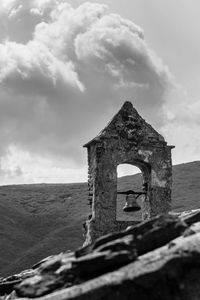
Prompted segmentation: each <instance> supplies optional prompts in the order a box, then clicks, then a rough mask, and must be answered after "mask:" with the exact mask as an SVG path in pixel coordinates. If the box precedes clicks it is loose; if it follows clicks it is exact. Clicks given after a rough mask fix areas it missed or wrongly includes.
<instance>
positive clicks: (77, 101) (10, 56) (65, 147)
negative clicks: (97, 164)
mask: <svg viewBox="0 0 200 300" xmlns="http://www.w3.org/2000/svg"><path fill="white" fill-rule="evenodd" d="M199 11H200V2H199V0H191V1H188V0H176V1H174V0H168V1H165V0H148V1H146V0H134V1H130V0H123V1H120V0H103V1H102V0H99V1H97V2H96V1H91V2H86V1H81V0H73V1H72V0H71V1H70V0H69V1H65V0H26V1H25V0H1V2H0V141H1V142H0V185H4V184H19V183H44V182H46V183H48V182H55V183H61V182H80V181H86V180H87V153H86V149H84V148H82V145H83V144H85V143H86V142H87V141H89V140H90V139H91V138H93V137H95V136H96V135H97V134H98V133H99V131H100V130H101V129H102V128H104V127H105V125H106V124H107V123H108V121H109V120H110V119H111V118H112V117H113V115H114V114H115V113H116V112H117V111H118V110H119V109H120V107H121V105H122V104H123V102H124V101H126V100H129V101H132V102H133V105H134V106H135V108H136V109H137V110H138V112H139V113H140V115H142V116H143V117H144V118H145V119H146V121H147V122H148V123H151V124H152V125H153V127H154V128H155V129H156V130H158V131H159V132H160V133H161V134H162V135H163V136H164V137H165V139H166V141H167V142H168V143H169V144H172V145H175V146H176V148H175V149H173V156H172V159H173V164H179V163H183V162H189V161H194V160H199V159H200V135H199V132H200V88H199V86H200V68H199V66H200V31H199V28H200V18H199V15H198V14H199ZM120 175H125V174H124V173H123V170H122V171H121V173H120Z"/></svg>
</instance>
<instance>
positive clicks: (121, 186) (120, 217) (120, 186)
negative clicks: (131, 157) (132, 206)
mask: <svg viewBox="0 0 200 300" xmlns="http://www.w3.org/2000/svg"><path fill="white" fill-rule="evenodd" d="M143 184H144V176H143V173H142V171H141V170H140V169H139V168H138V167H136V166H134V165H130V164H120V165H118V166H117V198H116V221H119V222H120V221H121V222H123V221H129V222H130V221H138V222H140V221H142V205H143V202H144V199H143V198H144V195H142V194H141V195H137V196H136V197H137V199H136V203H137V204H138V207H140V208H141V209H140V210H139V211H129V212H126V211H124V207H125V205H126V201H127V195H126V194H125V193H126V192H127V191H131V190H133V191H135V192H142V191H143ZM121 192H122V193H124V194H120V193H121ZM138 209H139V208H138Z"/></svg>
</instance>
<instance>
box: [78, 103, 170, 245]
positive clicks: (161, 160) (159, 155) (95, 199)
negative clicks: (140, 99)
mask: <svg viewBox="0 0 200 300" xmlns="http://www.w3.org/2000/svg"><path fill="white" fill-rule="evenodd" d="M84 147H87V149H88V164H89V168H88V169H89V170H88V187H89V202H90V203H91V207H92V214H91V216H90V217H89V220H88V221H87V222H86V223H87V226H86V228H87V236H86V244H87V243H90V242H92V241H93V240H95V239H96V238H98V237H99V236H102V235H104V234H107V233H110V232H114V231H119V230H122V229H124V228H126V227H127V226H129V225H132V224H134V223H135V222H134V221H130V222H126V221H117V220H116V201H117V166H118V165H120V164H131V165H134V166H137V167H138V168H139V169H140V170H141V172H142V175H143V183H144V186H145V189H146V194H145V196H143V203H142V219H143V220H145V219H149V218H151V217H153V216H156V215H157V214H160V213H166V212H168V211H169V210H170V204H171V186H172V163H171V149H172V148H173V147H174V146H168V145H167V143H166V141H165V140H164V138H163V137H162V136H161V135H160V134H159V133H158V132H156V131H155V130H154V129H153V128H152V126H151V125H149V124H148V123H146V122H145V120H144V119H143V118H142V117H141V116H140V115H139V114H138V112H137V111H136V110H135V108H133V105H132V103H131V102H125V103H124V105H123V106H122V108H121V109H120V111H119V112H118V113H117V114H116V115H115V116H114V118H113V119H112V120H111V122H110V123H109V124H108V125H107V127H105V128H104V129H103V130H102V131H101V132H100V134H99V135H98V136H97V137H96V138H94V139H93V140H91V141H90V142H89V143H87V144H86V145H84Z"/></svg>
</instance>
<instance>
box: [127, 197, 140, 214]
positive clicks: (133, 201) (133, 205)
mask: <svg viewBox="0 0 200 300" xmlns="http://www.w3.org/2000/svg"><path fill="white" fill-rule="evenodd" d="M138 210H141V207H140V206H139V204H138V203H137V198H136V196H135V195H127V196H126V203H125V205H124V207H123V211H125V212H131V211H138Z"/></svg>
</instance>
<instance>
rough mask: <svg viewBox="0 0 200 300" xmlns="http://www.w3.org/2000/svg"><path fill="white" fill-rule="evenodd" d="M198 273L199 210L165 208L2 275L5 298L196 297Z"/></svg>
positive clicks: (1, 291) (1, 289)
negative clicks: (168, 211) (18, 271)
mask: <svg viewBox="0 0 200 300" xmlns="http://www.w3.org/2000/svg"><path fill="white" fill-rule="evenodd" d="M199 274H200V211H195V212H192V213H191V214H185V215H182V216H181V215H180V216H177V215H172V214H165V215H160V216H157V217H154V218H153V219H151V220H149V221H145V222H143V223H141V224H138V225H135V226H131V227H129V228H127V229H126V230H124V231H121V232H116V233H113V234H109V235H106V236H104V237H101V238H99V239H97V240H96V241H95V242H94V243H93V244H91V245H89V246H87V247H84V248H81V249H77V251H75V252H64V253H61V254H59V255H55V256H51V257H49V258H47V259H46V260H43V261H41V262H39V263H38V264H35V265H34V269H31V270H27V271H24V272H22V273H21V274H17V275H13V276H10V277H7V278H5V279H1V281H0V294H1V297H0V299H1V300H9V299H7V298H8V297H9V295H10V297H11V295H12V299H19V298H23V299H24V298H26V299H32V298H37V299H39V300H58V299H59V300H61V299H63V300H64V299H65V300H67V299H81V300H82V299H87V300H89V299H92V300H95V299H98V300H100V299H134V298H135V299H137V300H138V299H139V300H140V299H141V300H144V299H148V300H149V299H150V300H151V299H153V300H154V299H155V300H157V299H159V300H166V299H170V300H171V299H172V300H177V299H186V300H189V299H190V300H196V299H199V298H200V276H199ZM6 297H7V298H6ZM13 297H14V298H13Z"/></svg>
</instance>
